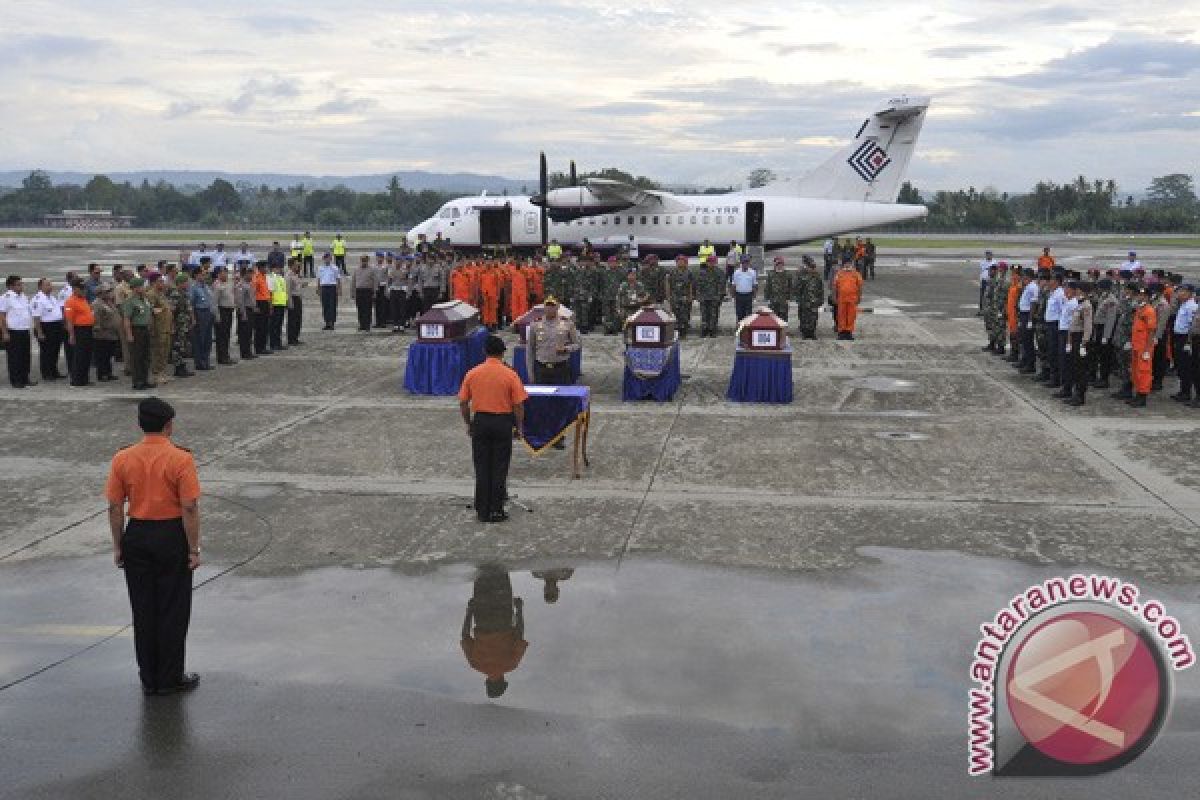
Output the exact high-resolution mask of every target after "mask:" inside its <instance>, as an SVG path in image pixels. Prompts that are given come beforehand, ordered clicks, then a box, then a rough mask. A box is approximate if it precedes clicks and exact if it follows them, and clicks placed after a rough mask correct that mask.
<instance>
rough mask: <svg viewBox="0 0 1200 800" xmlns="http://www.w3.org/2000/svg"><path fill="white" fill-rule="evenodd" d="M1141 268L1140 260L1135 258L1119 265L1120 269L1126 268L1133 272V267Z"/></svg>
mask: <svg viewBox="0 0 1200 800" xmlns="http://www.w3.org/2000/svg"><path fill="white" fill-rule="evenodd" d="M1141 268H1142V262H1140V261H1138V260H1137V259H1136V258H1135V259H1134V260H1133V261H1126V262H1125V263H1124V264H1122V265H1121V269H1127V270H1129V271H1130V272H1133V271H1134V270H1135V269H1141Z"/></svg>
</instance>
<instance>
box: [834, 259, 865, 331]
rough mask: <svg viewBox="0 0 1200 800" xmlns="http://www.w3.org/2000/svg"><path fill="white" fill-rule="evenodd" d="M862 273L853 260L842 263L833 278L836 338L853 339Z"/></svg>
mask: <svg viewBox="0 0 1200 800" xmlns="http://www.w3.org/2000/svg"><path fill="white" fill-rule="evenodd" d="M862 284H863V279H862V275H860V274H859V272H858V270H857V269H855V268H854V262H852V261H846V262H843V263H842V266H841V269H839V270H838V272H837V275H835V276H834V278H833V304H834V308H835V309H836V310H837V329H838V335H837V338H839V339H844V340H848V341H853V339H854V323H855V320H856V319H857V318H858V303H859V301H860V300H862Z"/></svg>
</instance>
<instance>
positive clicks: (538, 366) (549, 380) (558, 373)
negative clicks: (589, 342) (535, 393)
mask: <svg viewBox="0 0 1200 800" xmlns="http://www.w3.org/2000/svg"><path fill="white" fill-rule="evenodd" d="M533 382H534V383H536V384H538V385H539V386H570V385H571V384H572V383H574V381H572V380H571V363H570V362H569V361H559V362H558V363H557V364H544V363H542V362H541V361H534V362H533Z"/></svg>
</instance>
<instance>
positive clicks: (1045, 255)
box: [1037, 247, 1055, 269]
mask: <svg viewBox="0 0 1200 800" xmlns="http://www.w3.org/2000/svg"><path fill="white" fill-rule="evenodd" d="M1037 265H1038V269H1054V267H1055V263H1054V256H1052V255H1050V248H1049V247H1043V248H1042V254H1041V255H1040V256H1038V260H1037Z"/></svg>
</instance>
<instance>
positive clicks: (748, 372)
mask: <svg viewBox="0 0 1200 800" xmlns="http://www.w3.org/2000/svg"><path fill="white" fill-rule="evenodd" d="M725 396H726V397H727V398H728V399H729V400H732V401H733V402H735V403H790V402H792V348H791V347H790V346H789V347H787V348H786V349H784V350H779V351H772V352H753V351H749V350H743V349H742V348H741V347H739V348H738V349H737V352H736V353H735V354H734V356H733V374H731V375H730V376H729V389H728V391H726V393H725Z"/></svg>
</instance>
